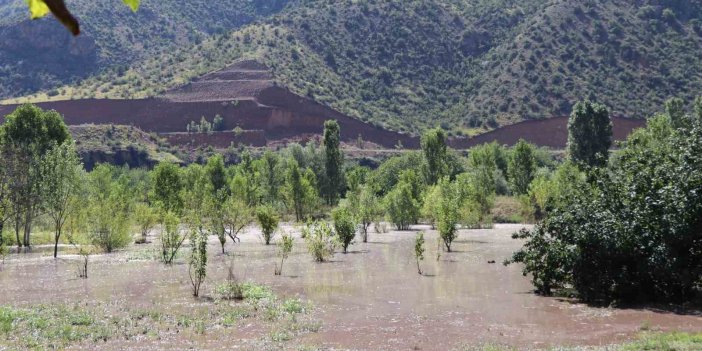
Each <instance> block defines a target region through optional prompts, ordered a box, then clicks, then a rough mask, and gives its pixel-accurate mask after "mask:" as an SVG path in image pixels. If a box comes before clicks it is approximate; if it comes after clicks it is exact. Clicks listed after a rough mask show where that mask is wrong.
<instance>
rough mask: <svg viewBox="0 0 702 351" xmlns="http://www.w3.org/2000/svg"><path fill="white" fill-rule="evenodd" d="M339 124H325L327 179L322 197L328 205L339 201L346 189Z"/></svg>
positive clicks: (333, 122)
mask: <svg viewBox="0 0 702 351" xmlns="http://www.w3.org/2000/svg"><path fill="white" fill-rule="evenodd" d="M339 143H340V131H339V123H337V122H336V121H335V120H330V121H326V122H324V157H325V163H324V165H325V172H326V178H325V179H324V182H323V186H322V195H323V196H324V198H325V200H326V201H327V204H328V205H334V204H336V203H337V202H338V200H339V194H340V193H341V191H342V189H343V188H344V187H345V184H344V173H343V165H344V158H343V155H342V154H341V150H340V149H339Z"/></svg>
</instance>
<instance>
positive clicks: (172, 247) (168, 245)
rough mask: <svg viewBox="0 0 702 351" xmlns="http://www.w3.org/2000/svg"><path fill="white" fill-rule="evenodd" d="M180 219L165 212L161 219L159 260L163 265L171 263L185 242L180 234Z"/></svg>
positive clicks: (183, 236)
mask: <svg viewBox="0 0 702 351" xmlns="http://www.w3.org/2000/svg"><path fill="white" fill-rule="evenodd" d="M179 227H180V219H179V218H178V216H176V215H175V214H174V213H172V212H166V213H165V214H164V215H163V216H162V218H161V240H160V241H161V260H162V261H163V263H165V264H171V263H173V260H174V259H175V257H176V255H177V254H178V250H180V247H181V246H182V245H183V241H185V235H182V234H180V228H179Z"/></svg>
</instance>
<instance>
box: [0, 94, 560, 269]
mask: <svg viewBox="0 0 702 351" xmlns="http://www.w3.org/2000/svg"><path fill="white" fill-rule="evenodd" d="M339 133H340V130H339V125H338V124H337V123H336V122H335V121H328V122H327V123H325V128H324V136H323V142H322V144H321V145H316V144H315V143H313V142H311V143H309V144H308V145H306V146H302V145H299V144H291V145H289V146H288V147H286V148H285V149H282V150H280V151H278V152H273V151H270V150H269V151H266V152H265V153H264V154H263V155H262V156H260V157H259V158H254V157H253V156H252V155H251V154H250V153H248V152H244V153H243V155H242V156H241V162H240V163H238V164H237V165H233V166H225V162H224V160H223V157H222V155H218V154H216V155H214V156H212V157H210V158H209V159H207V160H206V162H205V164H204V165H200V164H193V165H190V166H188V167H180V166H178V165H176V164H172V163H161V164H158V165H157V166H156V167H155V168H154V169H153V170H151V171H147V170H143V169H127V168H120V167H115V166H111V165H105V164H104V165H99V166H97V167H96V168H95V169H94V170H93V171H92V172H86V171H84V169H83V167H82V165H81V164H80V160H79V158H78V157H77V156H76V152H75V146H74V142H73V140H72V139H71V137H70V135H69V133H68V131H67V128H66V126H65V124H64V122H63V121H62V119H61V116H60V115H58V114H57V113H56V112H54V111H43V110H41V109H40V108H38V107H36V106H32V105H24V106H21V107H19V108H18V109H17V110H16V111H14V112H13V113H12V114H10V115H8V116H7V117H6V122H5V123H4V124H3V125H2V126H0V138H1V139H0V141H1V144H0V145H1V148H2V153H3V156H4V157H3V158H2V161H1V162H2V168H1V170H2V171H1V172H0V190H2V191H1V192H0V204H2V207H0V210H1V211H0V214H1V215H2V216H1V217H0V229H2V228H4V227H12V229H13V230H14V234H15V236H14V239H15V240H14V244H15V245H17V246H18V247H19V248H22V247H30V246H31V234H32V231H33V230H32V226H33V224H35V223H36V220H37V218H39V217H40V216H41V217H42V219H46V218H51V222H52V226H53V228H52V229H53V231H54V246H55V249H54V255H56V254H57V253H58V244H59V242H60V240H61V238H62V236H64V234H65V235H67V237H65V238H64V239H66V240H64V241H67V242H69V243H76V245H78V244H77V243H79V242H83V243H85V244H90V245H94V246H96V247H99V248H100V249H102V250H104V251H107V252H110V251H112V250H115V249H118V248H121V247H124V246H126V245H127V244H129V243H130V242H131V241H132V228H133V227H134V226H138V227H139V228H140V229H139V231H140V232H141V233H142V237H141V238H139V239H138V240H137V241H146V239H147V238H146V236H147V234H148V233H149V232H150V231H151V230H152V229H154V228H156V227H158V228H161V229H162V235H168V234H169V233H168V232H171V234H173V236H174V237H173V238H172V239H173V240H165V241H166V242H171V241H172V242H174V243H179V242H182V241H183V240H184V238H183V237H182V236H179V235H177V234H178V229H177V228H179V227H181V226H182V225H185V224H187V225H188V226H189V227H193V228H197V229H198V231H201V232H202V233H203V234H212V235H217V236H218V237H219V239H220V242H221V244H222V250H224V246H225V244H226V242H227V240H228V239H227V238H230V240H232V241H234V242H236V241H237V240H238V239H237V235H238V233H239V232H240V231H241V230H242V229H243V228H244V227H246V226H247V225H249V224H251V223H252V222H254V221H256V222H258V223H259V225H261V227H262V228H263V227H264V226H265V225H264V224H265V223H267V222H275V223H273V224H270V225H269V227H272V229H271V235H272V232H273V231H274V229H275V227H277V221H278V220H280V219H282V218H281V217H285V216H290V218H291V219H294V220H295V221H299V222H302V221H309V220H313V219H321V218H327V217H329V216H330V215H331V218H333V219H334V220H335V222H338V223H339V222H343V221H346V222H347V227H349V226H350V227H352V228H356V226H357V225H358V228H360V232H361V234H362V237H363V240H364V241H365V240H367V235H368V231H369V230H368V229H369V227H370V226H371V225H373V224H375V225H376V227H378V228H382V227H383V224H382V223H381V222H383V221H384V220H385V219H387V220H388V221H389V222H391V223H392V224H394V225H395V226H396V227H397V228H398V229H401V230H404V229H408V228H409V227H410V226H411V225H413V224H417V223H419V222H420V221H421V220H426V221H428V222H430V223H432V224H435V225H436V226H437V227H438V228H439V229H440V230H441V231H442V233H443V234H442V237H444V241H445V246H446V248H447V249H448V250H450V247H451V242H452V240H453V237H454V236H455V231H456V228H457V226H458V225H459V224H463V225H465V226H470V227H475V226H481V225H488V224H490V223H491V216H490V211H491V208H492V206H493V205H494V199H495V196H496V195H498V194H500V195H507V194H512V193H514V194H524V193H526V192H527V188H526V185H528V184H529V183H530V182H531V179H533V178H534V177H535V176H537V174H539V172H546V173H548V172H549V169H548V167H553V166H554V162H553V160H552V159H551V157H550V155H549V154H548V153H546V152H544V151H543V150H539V149H537V148H535V147H534V146H533V145H529V144H527V143H525V142H520V143H519V144H518V145H517V146H516V147H515V148H514V151H512V150H509V149H507V148H505V147H503V146H499V145H497V144H489V145H485V146H481V147H477V148H475V149H474V150H472V151H471V152H470V154H469V157H468V158H465V157H463V156H461V155H459V154H458V153H457V152H456V151H454V150H451V149H449V148H448V147H447V146H446V140H447V136H446V134H445V132H444V131H443V130H441V129H434V130H430V131H428V132H427V133H426V134H425V135H424V136H423V137H422V151H418V152H407V153H405V154H403V155H401V156H397V157H393V158H390V159H389V160H387V161H386V162H384V163H382V164H381V165H380V167H379V168H378V169H375V170H371V169H369V168H366V167H361V166H359V165H357V164H352V163H350V162H346V161H345V159H344V155H343V153H342V151H341V150H340V142H339ZM539 167H542V168H543V169H542V170H541V171H539V169H541V168H539ZM333 207H339V208H338V209H336V210H334V211H331V209H332V208H333ZM271 218H277V219H276V220H275V221H273V220H271ZM349 223H350V225H348V224H349ZM169 228H170V229H169ZM263 229H265V228H263ZM264 232H265V231H264ZM354 233H355V230H354V231H353V232H352V234H354ZM264 234H265V233H264ZM351 240H353V236H352V237H351V239H350V240H349V242H348V243H346V246H348V244H349V243H350V241H351ZM162 241H163V240H162ZM265 241H266V242H270V235H267V238H266V240H265ZM169 245H170V244H169ZM169 251H170V250H169V249H168V248H164V252H165V253H164V257H166V256H168V255H167V252H169Z"/></svg>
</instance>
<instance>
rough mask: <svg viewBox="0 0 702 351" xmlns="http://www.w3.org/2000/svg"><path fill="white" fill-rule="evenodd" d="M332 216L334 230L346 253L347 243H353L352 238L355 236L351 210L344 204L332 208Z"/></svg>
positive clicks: (354, 224)
mask: <svg viewBox="0 0 702 351" xmlns="http://www.w3.org/2000/svg"><path fill="white" fill-rule="evenodd" d="M332 218H333V219H334V230H335V231H336V235H337V237H338V238H339V242H340V243H341V247H342V248H343V249H344V253H346V252H347V250H348V247H349V245H351V244H352V243H353V239H354V238H355V237H356V225H357V224H356V221H355V220H354V218H353V215H352V214H351V211H350V210H349V209H348V208H347V207H345V206H342V207H338V208H336V209H334V211H332Z"/></svg>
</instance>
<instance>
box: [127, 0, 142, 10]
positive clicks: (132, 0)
mask: <svg viewBox="0 0 702 351" xmlns="http://www.w3.org/2000/svg"><path fill="white" fill-rule="evenodd" d="M122 1H124V3H125V4H127V6H129V8H130V9H132V11H134V12H136V11H137V10H138V9H139V3H140V2H141V0H122Z"/></svg>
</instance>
